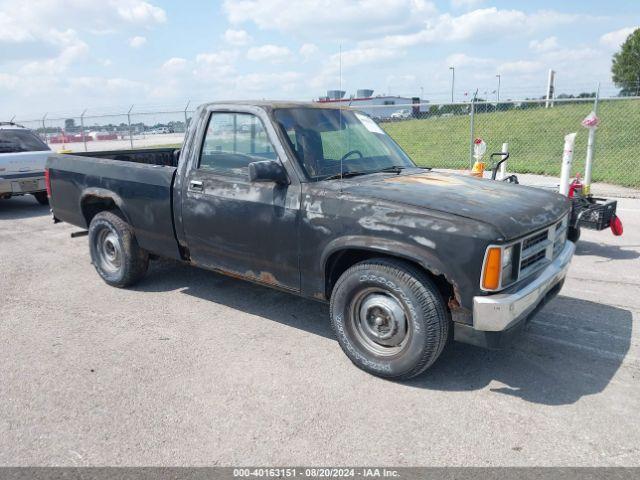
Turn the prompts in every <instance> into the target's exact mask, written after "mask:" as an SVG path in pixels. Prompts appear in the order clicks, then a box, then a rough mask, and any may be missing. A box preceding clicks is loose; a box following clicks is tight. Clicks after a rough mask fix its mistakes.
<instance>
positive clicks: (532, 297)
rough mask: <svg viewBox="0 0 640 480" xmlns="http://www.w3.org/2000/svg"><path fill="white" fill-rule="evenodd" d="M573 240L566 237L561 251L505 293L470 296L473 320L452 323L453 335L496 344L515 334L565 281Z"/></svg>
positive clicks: (462, 338)
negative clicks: (519, 286)
mask: <svg viewBox="0 0 640 480" xmlns="http://www.w3.org/2000/svg"><path fill="white" fill-rule="evenodd" d="M575 248H576V247H575V244H573V243H572V242H569V241H567V243H566V245H565V247H564V248H563V249H562V252H560V254H559V255H558V256H557V257H556V259H555V260H554V261H553V262H552V263H551V264H549V265H548V266H547V267H546V268H545V269H544V270H543V271H542V272H540V274H539V275H538V277H536V278H535V279H534V280H532V281H531V282H530V283H528V284H526V285H525V286H523V287H522V288H520V289H518V290H516V291H513V292H507V293H498V294H495V295H486V296H477V297H474V298H473V324H472V325H464V324H458V323H456V324H455V330H454V336H455V339H456V340H458V341H461V342H464V343H471V344H474V345H479V346H484V347H491V348H493V347H499V346H502V344H504V343H506V342H507V341H508V340H510V338H511V337H512V336H513V335H515V334H516V333H517V332H518V331H519V330H520V329H521V328H522V327H523V326H524V324H525V323H526V321H527V320H528V319H529V318H531V317H532V316H533V315H534V314H535V313H536V312H537V311H538V310H539V309H540V308H541V307H542V306H543V305H544V304H545V303H546V302H548V301H549V300H551V299H552V298H554V297H555V296H556V295H557V294H558V292H559V291H560V289H561V288H562V284H563V283H564V279H565V277H566V275H567V270H568V269H569V263H570V262H571V258H572V257H573V253H574V251H575Z"/></svg>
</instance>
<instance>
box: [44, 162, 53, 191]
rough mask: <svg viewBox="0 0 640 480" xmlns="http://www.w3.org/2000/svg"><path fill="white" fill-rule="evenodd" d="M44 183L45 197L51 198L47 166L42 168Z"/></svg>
mask: <svg viewBox="0 0 640 480" xmlns="http://www.w3.org/2000/svg"><path fill="white" fill-rule="evenodd" d="M44 184H45V186H46V187H47V197H49V198H51V177H50V176H49V169H48V168H45V169H44Z"/></svg>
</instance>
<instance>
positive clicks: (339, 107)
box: [338, 44, 344, 182]
mask: <svg viewBox="0 0 640 480" xmlns="http://www.w3.org/2000/svg"><path fill="white" fill-rule="evenodd" d="M338 61H339V67H338V72H339V73H338V76H339V81H338V83H339V88H338V90H339V91H340V92H342V44H340V53H339V54H338ZM341 101H342V99H340V100H339V102H341ZM338 118H339V119H340V120H339V121H340V125H339V128H340V132H339V134H340V135H342V104H341V103H338ZM343 163H344V155H342V156H340V182H342V175H343V172H344V169H343Z"/></svg>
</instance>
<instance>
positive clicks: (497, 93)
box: [496, 74, 500, 102]
mask: <svg viewBox="0 0 640 480" xmlns="http://www.w3.org/2000/svg"><path fill="white" fill-rule="evenodd" d="M496 77H498V90H496V101H498V102H499V101H500V74H498V75H496Z"/></svg>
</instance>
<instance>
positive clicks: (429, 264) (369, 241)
mask: <svg viewBox="0 0 640 480" xmlns="http://www.w3.org/2000/svg"><path fill="white" fill-rule="evenodd" d="M349 249H358V250H369V251H372V252H380V253H384V254H385V255H391V256H394V257H398V258H403V259H405V260H409V261H411V262H414V263H417V264H418V265H420V266H421V267H422V268H424V269H425V270H427V271H428V272H431V273H432V274H433V275H443V276H444V277H445V279H446V280H447V281H448V282H449V283H450V284H451V285H452V286H453V287H454V291H455V294H456V297H457V296H458V289H457V287H456V282H455V279H454V278H453V276H452V274H453V272H451V271H450V269H449V268H447V266H446V265H445V264H444V263H442V261H441V260H440V259H439V258H438V257H437V256H436V255H435V252H434V251H432V250H430V249H429V248H426V247H424V246H422V245H419V244H414V243H411V242H402V241H398V240H392V239H389V238H381V237H371V236H370V235H367V236H362V235H349V236H344V237H338V238H336V239H334V240H332V241H331V242H329V243H328V244H327V246H326V247H325V249H324V251H323V252H322V255H321V257H320V265H319V268H320V271H321V272H322V275H323V282H324V284H325V285H326V281H327V279H326V267H327V262H328V260H329V258H330V257H331V256H332V255H333V254H334V253H337V252H339V251H341V250H349Z"/></svg>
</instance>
